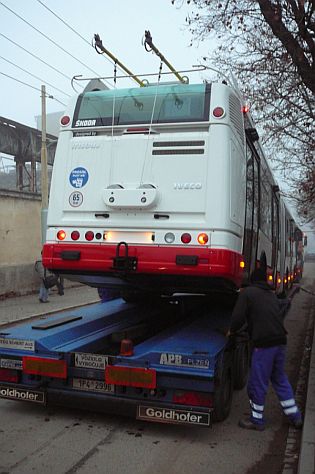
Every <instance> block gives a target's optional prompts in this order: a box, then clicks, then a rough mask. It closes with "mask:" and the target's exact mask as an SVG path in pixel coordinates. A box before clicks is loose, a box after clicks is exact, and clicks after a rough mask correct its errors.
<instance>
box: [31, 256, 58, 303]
mask: <svg viewBox="0 0 315 474" xmlns="http://www.w3.org/2000/svg"><path fill="white" fill-rule="evenodd" d="M35 270H36V272H37V273H38V275H39V277H40V279H41V284H40V288H39V295H38V299H39V301H40V303H49V301H48V295H49V290H50V288H53V287H54V286H56V287H57V290H58V295H60V296H62V295H64V284H63V277H61V276H60V275H57V274H52V273H49V272H48V271H47V270H46V269H45V268H44V266H43V264H42V261H41V260H37V262H36V263H35Z"/></svg>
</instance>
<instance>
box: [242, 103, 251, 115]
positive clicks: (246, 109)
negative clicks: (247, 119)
mask: <svg viewBox="0 0 315 474" xmlns="http://www.w3.org/2000/svg"><path fill="white" fill-rule="evenodd" d="M242 112H243V114H247V113H248V112H249V105H247V104H245V105H243V107H242Z"/></svg>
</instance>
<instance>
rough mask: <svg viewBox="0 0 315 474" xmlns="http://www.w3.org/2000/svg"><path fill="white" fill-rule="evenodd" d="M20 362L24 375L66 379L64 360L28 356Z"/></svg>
mask: <svg viewBox="0 0 315 474" xmlns="http://www.w3.org/2000/svg"><path fill="white" fill-rule="evenodd" d="M22 360H23V372H24V373H25V374H34V375H44V376H46V377H56V378H59V379H66V378H67V364H66V362H65V361H64V360H58V359H45V358H41V357H30V356H25V357H23V359H22Z"/></svg>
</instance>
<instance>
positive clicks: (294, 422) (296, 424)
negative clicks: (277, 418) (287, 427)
mask: <svg viewBox="0 0 315 474" xmlns="http://www.w3.org/2000/svg"><path fill="white" fill-rule="evenodd" d="M291 425H292V426H294V428H296V429H297V430H301V429H302V428H303V420H302V418H298V419H297V420H292V421H291Z"/></svg>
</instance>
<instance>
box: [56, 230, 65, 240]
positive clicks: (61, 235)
mask: <svg viewBox="0 0 315 474" xmlns="http://www.w3.org/2000/svg"><path fill="white" fill-rule="evenodd" d="M66 235H67V234H66V233H65V231H64V230H58V232H57V239H58V240H65V238H66Z"/></svg>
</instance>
